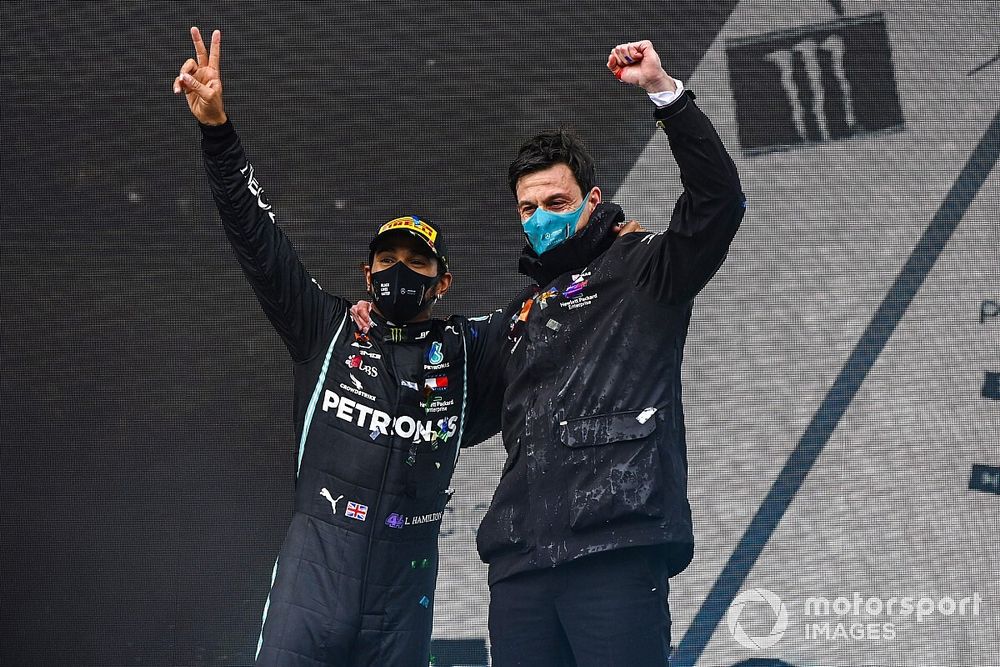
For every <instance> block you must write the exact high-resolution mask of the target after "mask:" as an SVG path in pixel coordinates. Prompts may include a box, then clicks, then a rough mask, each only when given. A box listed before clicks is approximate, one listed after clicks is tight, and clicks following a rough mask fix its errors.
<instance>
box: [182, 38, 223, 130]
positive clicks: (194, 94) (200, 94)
mask: <svg viewBox="0 0 1000 667" xmlns="http://www.w3.org/2000/svg"><path fill="white" fill-rule="evenodd" d="M191 40H192V41H193V42H194V51H195V54H196V55H197V57H198V60H197V61H196V60H193V59H192V58H188V59H187V60H186V61H185V62H184V64H183V65H182V66H181V71H180V74H179V75H178V76H177V78H176V79H174V93H175V94H177V93H180V92H181V91H183V92H184V94H185V96H186V97H187V103H188V108H190V109H191V113H192V114H194V117H195V118H197V119H198V121H199V122H201V123H204V124H205V125H222V124H223V123H225V122H226V120H227V119H226V111H225V108H224V106H223V104H222V79H221V78H220V76H219V57H220V55H221V54H222V33H221V32H220V31H218V30H216V31H215V32H213V33H212V50H211V51H206V50H205V42H203V41H202V39H201V32H199V31H198V28H191Z"/></svg>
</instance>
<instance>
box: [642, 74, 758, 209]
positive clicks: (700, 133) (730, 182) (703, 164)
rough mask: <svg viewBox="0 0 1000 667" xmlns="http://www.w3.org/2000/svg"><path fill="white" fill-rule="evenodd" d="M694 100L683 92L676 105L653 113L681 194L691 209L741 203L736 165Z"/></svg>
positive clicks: (689, 93) (688, 92)
mask: <svg viewBox="0 0 1000 667" xmlns="http://www.w3.org/2000/svg"><path fill="white" fill-rule="evenodd" d="M694 99H695V95H694V93H692V92H691V91H690V90H689V91H686V92H685V93H684V94H683V95H682V96H681V98H680V99H678V100H677V101H676V102H674V103H673V104H671V105H670V106H667V107H664V108H658V109H657V110H656V112H655V113H654V116H655V117H656V119H657V123H656V124H657V126H658V127H660V128H661V129H662V130H663V131H664V133H665V134H666V135H667V138H668V139H669V141H670V148H671V151H672V152H673V155H674V159H675V160H676V161H677V166H678V167H679V168H680V173H681V182H682V183H683V184H684V193H685V194H686V195H687V196H688V197H690V198H691V204H692V205H695V206H698V205H700V204H705V205H711V206H717V205H718V203H719V202H720V201H723V202H732V201H741V200H742V196H743V193H742V188H741V185H740V177H739V173H738V172H737V170H736V165H735V164H734V163H733V160H732V158H731V157H730V156H729V153H728V152H727V151H726V148H725V146H724V145H723V144H722V140H721V139H720V138H719V134H718V132H716V130H715V127H714V126H713V125H712V121H711V120H709V118H708V117H707V116H706V115H705V114H704V112H702V110H701V109H700V108H698V105H697V104H695V102H694Z"/></svg>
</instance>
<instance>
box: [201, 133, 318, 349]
mask: <svg viewBox="0 0 1000 667" xmlns="http://www.w3.org/2000/svg"><path fill="white" fill-rule="evenodd" d="M201 128H202V152H203V157H204V162H205V171H206V172H207V174H208V179H209V184H210V186H211V189H212V196H213V198H214V199H215V204H216V207H217V208H218V210H219V217H220V218H221V220H222V226H223V229H224V230H225V233H226V237H227V239H228V240H229V243H230V245H231V246H232V248H233V252H234V254H235V255H236V258H237V261H238V262H239V264H240V267H241V268H242V269H243V273H244V275H245V276H246V278H247V280H248V282H249V283H250V285H251V287H252V288H253V290H254V293H255V294H256V296H257V299H258V301H259V302H260V304H261V307H262V309H263V310H264V313H265V314H266V315H267V317H268V319H269V320H270V321H271V324H272V325H273V326H274V328H275V330H276V331H277V332H278V334H279V335H280V336H281V338H282V339H283V340H284V342H285V345H286V346H287V347H288V349H289V352H291V354H292V357H293V358H295V359H296V360H301V359H305V358H307V357H308V356H309V354H310V352H311V348H312V345H313V343H314V342H315V339H316V336H317V334H318V330H317V329H318V328H319V327H320V324H321V323H322V320H323V319H324V318H323V317H322V313H320V310H321V309H322V308H323V303H324V299H323V296H324V295H322V293H321V291H320V290H319V288H318V286H316V284H315V283H314V282H313V281H312V278H311V277H310V276H309V275H308V273H307V272H306V270H305V267H303V266H302V263H301V262H300V261H299V258H298V256H297V254H296V253H295V249H294V248H293V247H292V244H291V242H290V241H289V240H288V238H287V237H286V236H285V234H284V233H283V232H282V231H281V229H280V228H279V227H278V225H276V224H275V219H274V212H273V210H272V207H271V204H270V203H269V202H268V201H267V199H266V197H265V196H264V192H263V189H262V187H261V185H260V183H259V182H258V180H257V177H256V175H255V173H254V167H253V165H252V164H251V163H250V161H249V160H248V159H247V156H246V154H245V152H244V151H243V147H242V144H241V143H240V139H239V136H238V135H237V134H236V132H235V131H234V130H233V128H232V124H231V123H229V122H227V123H225V124H224V125H220V126H205V125H202V126H201Z"/></svg>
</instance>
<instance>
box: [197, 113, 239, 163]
mask: <svg viewBox="0 0 1000 667" xmlns="http://www.w3.org/2000/svg"><path fill="white" fill-rule="evenodd" d="M198 127H199V128H201V145H202V147H203V148H204V149H205V151H206V152H208V153H213V154H215V153H221V152H222V151H223V150H224V149H225V148H226V146H228V145H229V144H231V143H232V142H233V141H235V140H236V136H237V135H236V128H235V127H233V122H232V120H231V119H229V118H227V119H226V122H225V123H223V124H222V125H205V124H204V123H198Z"/></svg>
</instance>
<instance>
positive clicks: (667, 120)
mask: <svg viewBox="0 0 1000 667" xmlns="http://www.w3.org/2000/svg"><path fill="white" fill-rule="evenodd" d="M608 69H610V70H611V71H612V73H613V74H615V76H616V77H617V78H618V79H619V80H620V81H622V82H624V83H631V84H634V85H637V86H640V87H642V88H644V89H645V90H646V92H647V93H649V94H650V98H651V99H652V100H653V101H654V102H656V103H657V104H658V105H659V104H660V103H661V100H665V101H666V104H665V105H663V106H658V107H657V109H656V111H655V112H654V116H655V118H656V119H657V123H656V124H657V126H658V127H660V128H661V129H662V130H663V131H664V133H666V135H667V138H668V139H669V141H670V148H671V151H672V152H673V154H674V158H675V159H676V160H677V165H678V167H680V172H681V182H682V183H683V185H684V191H683V193H682V194H681V196H680V198H678V200H677V204H676V205H675V206H674V211H673V214H672V215H671V218H670V224H669V226H668V228H667V230H666V231H664V232H660V233H659V234H644V235H643V236H642V237H641V241H639V242H638V243H636V244H635V246H634V250H633V251H634V253H635V260H636V261H635V262H634V263H633V266H634V271H635V278H636V284H637V285H638V286H639V287H641V288H644V289H648V290H650V291H651V292H652V293H653V294H654V295H655V297H656V298H658V299H660V300H663V301H667V302H671V303H675V302H681V301H686V300H689V299H691V298H694V296H695V295H696V294H698V292H700V291H701V289H702V288H703V287H704V286H705V285H706V284H707V283H708V281H709V280H710V279H711V278H712V276H713V275H715V272H716V271H718V269H719V267H720V266H721V265H722V262H723V260H725V258H726V253H727V252H728V250H729V244H730V242H731V241H732V240H733V237H734V236H735V235H736V231H737V229H738V228H739V225H740V221H741V220H742V219H743V213H744V211H745V210H746V198H745V197H744V195H743V192H742V189H741V186H740V178H739V174H738V173H737V171H736V165H735V164H734V163H733V160H732V158H730V157H729V154H728V153H727V152H726V148H725V146H723V144H722V140H721V139H720V138H719V135H718V133H717V132H716V131H715V128H714V127H713V126H712V122H711V121H710V120H709V119H708V117H707V116H705V114H704V113H702V111H701V109H699V108H698V106H697V105H696V104H695V102H694V100H695V96H694V93H692V92H691V91H683V90H681V91H680V94H679V95H676V96H672V95H671V94H670V93H671V92H676V91H675V89H676V88H677V82H676V81H675V80H674V79H673V78H672V77H670V76H669V75H668V74H667V73H666V72H665V71H664V70H663V67H662V66H661V64H660V58H659V56H658V55H657V53H656V51H655V49H653V45H652V43H650V42H648V41H643V42H634V43H631V44H623V45H620V46H618V47H615V49H614V50H612V52H611V54H610V55H609V56H608ZM664 77H666V78H664ZM667 79H669V80H670V81H671V82H673V83H668V82H667V81H666V80H667Z"/></svg>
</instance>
